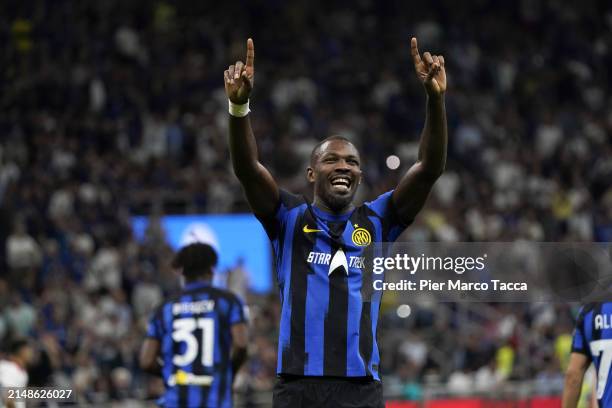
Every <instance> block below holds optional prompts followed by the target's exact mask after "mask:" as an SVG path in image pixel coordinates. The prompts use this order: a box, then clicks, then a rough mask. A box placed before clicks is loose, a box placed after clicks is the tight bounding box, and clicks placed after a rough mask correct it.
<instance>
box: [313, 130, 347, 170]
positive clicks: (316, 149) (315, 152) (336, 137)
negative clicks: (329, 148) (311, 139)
mask: <svg viewBox="0 0 612 408" xmlns="http://www.w3.org/2000/svg"><path fill="white" fill-rule="evenodd" d="M333 140H340V141H342V142H346V143H350V144H352V145H354V143H353V142H351V141H350V140H348V139H347V138H346V137H344V136H340V135H331V136H328V137H326V138H325V139H323V140H321V141H320V142H319V143H317V144H316V145H315V147H313V148H312V152H310V165H311V166H314V165H315V163H316V162H317V159H318V158H319V155H320V154H321V146H323V145H324V144H325V143H327V142H331V141H333Z"/></svg>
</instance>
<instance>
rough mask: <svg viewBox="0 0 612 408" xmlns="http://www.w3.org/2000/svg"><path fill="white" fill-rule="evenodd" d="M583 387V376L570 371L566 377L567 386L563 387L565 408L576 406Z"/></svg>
mask: <svg viewBox="0 0 612 408" xmlns="http://www.w3.org/2000/svg"><path fill="white" fill-rule="evenodd" d="M581 389H582V376H579V375H577V374H573V373H568V375H567V376H566V378H565V386H564V387H563V404H562V407H563V408H576V407H577V406H578V399H579V398H580V390H581Z"/></svg>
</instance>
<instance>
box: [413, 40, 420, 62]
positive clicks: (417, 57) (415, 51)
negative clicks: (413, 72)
mask: <svg viewBox="0 0 612 408" xmlns="http://www.w3.org/2000/svg"><path fill="white" fill-rule="evenodd" d="M410 54H412V61H413V62H414V63H415V64H420V63H421V55H420V54H419V48H418V44H417V39H416V37H412V39H411V40H410Z"/></svg>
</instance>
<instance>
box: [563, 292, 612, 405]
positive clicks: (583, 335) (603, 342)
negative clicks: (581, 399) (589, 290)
mask: <svg viewBox="0 0 612 408" xmlns="http://www.w3.org/2000/svg"><path fill="white" fill-rule="evenodd" d="M572 351H573V352H575V353H582V354H584V355H586V356H587V357H588V358H589V359H590V360H592V361H593V364H595V369H596V370H597V390H596V396H597V401H598V403H599V406H600V407H602V408H603V407H612V375H610V370H611V369H612V302H601V303H592V304H588V305H586V306H584V307H583V308H582V310H581V311H580V314H579V315H578V321H577V322H576V330H575V331H574V339H573V342H572Z"/></svg>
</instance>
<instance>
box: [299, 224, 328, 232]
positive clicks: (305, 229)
mask: <svg viewBox="0 0 612 408" xmlns="http://www.w3.org/2000/svg"><path fill="white" fill-rule="evenodd" d="M302 231H304V232H305V233H306V234H308V233H309V232H323V230H320V229H314V228H308V224H306V225H304V228H302Z"/></svg>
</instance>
